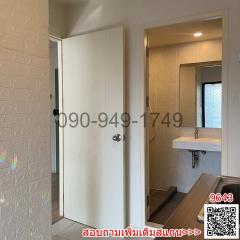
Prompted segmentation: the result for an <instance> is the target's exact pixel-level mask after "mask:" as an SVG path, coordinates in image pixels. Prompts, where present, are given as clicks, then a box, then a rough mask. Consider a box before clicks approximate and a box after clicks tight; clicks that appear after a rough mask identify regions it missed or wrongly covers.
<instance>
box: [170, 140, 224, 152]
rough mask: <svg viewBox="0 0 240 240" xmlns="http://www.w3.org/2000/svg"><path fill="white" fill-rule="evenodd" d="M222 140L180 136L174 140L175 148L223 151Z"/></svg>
mask: <svg viewBox="0 0 240 240" xmlns="http://www.w3.org/2000/svg"><path fill="white" fill-rule="evenodd" d="M221 142H222V141H221V139H220V138H198V139H195V138H193V137H180V138H176V139H174V140H173V148H176V149H185V150H200V151H211V152H221Z"/></svg>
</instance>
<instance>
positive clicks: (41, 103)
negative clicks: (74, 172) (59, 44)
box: [0, 0, 51, 240]
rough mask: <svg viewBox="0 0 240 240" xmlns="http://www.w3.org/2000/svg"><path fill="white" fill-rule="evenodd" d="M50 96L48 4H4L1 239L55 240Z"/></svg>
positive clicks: (25, 0) (0, 5)
mask: <svg viewBox="0 0 240 240" xmlns="http://www.w3.org/2000/svg"><path fill="white" fill-rule="evenodd" d="M49 92H50V89H49V59H48V1H47V0H41V1H39V0H21V1H16V0H2V1H0V239H4V240H33V239H38V240H50V237H51V231H50V230H51V202H50V195H51V183H50V179H51V178H50V174H51V172H50V164H51V161H50V144H49V140H48V139H50V136H49V134H50V131H49V129H50V121H48V122H47V119H48V120H49V105H50V99H49ZM44 130H45V131H44Z"/></svg>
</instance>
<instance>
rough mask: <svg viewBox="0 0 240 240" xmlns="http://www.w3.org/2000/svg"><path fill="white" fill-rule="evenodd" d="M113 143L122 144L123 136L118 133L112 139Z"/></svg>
mask: <svg viewBox="0 0 240 240" xmlns="http://www.w3.org/2000/svg"><path fill="white" fill-rule="evenodd" d="M112 139H113V141H115V142H120V141H121V135H120V134H119V133H118V134H115V135H114V136H113V137H112Z"/></svg>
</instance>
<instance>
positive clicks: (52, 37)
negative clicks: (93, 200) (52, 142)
mask: <svg viewBox="0 0 240 240" xmlns="http://www.w3.org/2000/svg"><path fill="white" fill-rule="evenodd" d="M49 40H50V41H53V42H55V43H57V47H58V91H59V113H63V112H64V108H63V67H62V39H61V38H59V37H57V36H55V35H53V34H49ZM59 121H60V119H59ZM63 140H64V129H63V128H59V215H60V216H61V217H63V216H64V184H63V182H64V168H63V166H64V144H63V143H64V142H63ZM52 148H53V146H51V149H52Z"/></svg>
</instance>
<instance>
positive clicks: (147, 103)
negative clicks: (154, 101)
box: [146, 96, 149, 108]
mask: <svg viewBox="0 0 240 240" xmlns="http://www.w3.org/2000/svg"><path fill="white" fill-rule="evenodd" d="M146 107H147V108H148V107H149V97H148V96H147V97H146Z"/></svg>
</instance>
